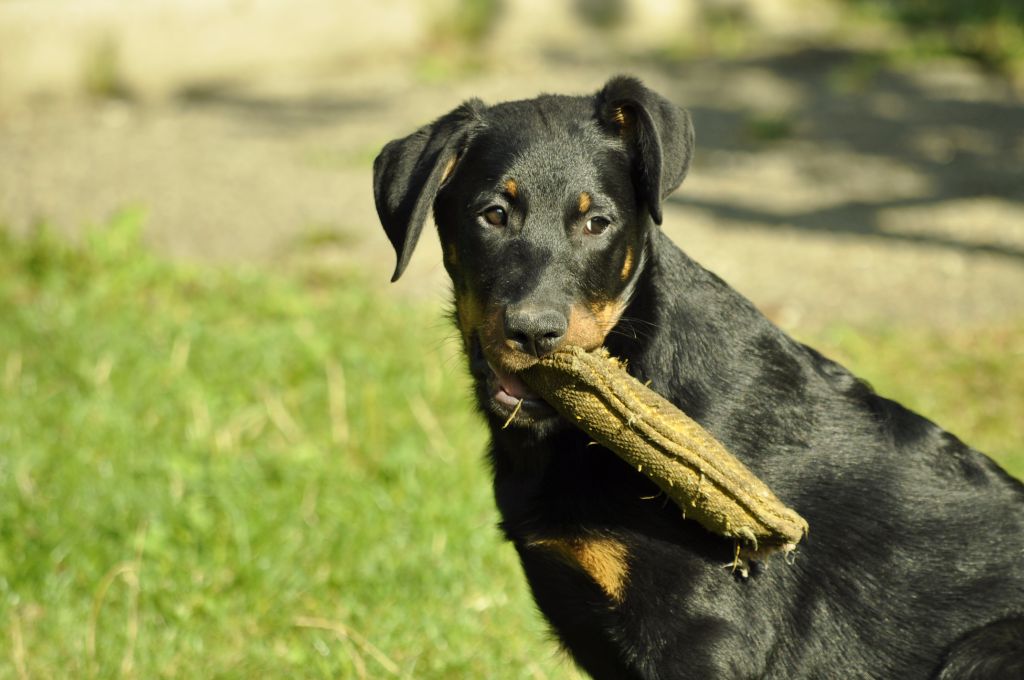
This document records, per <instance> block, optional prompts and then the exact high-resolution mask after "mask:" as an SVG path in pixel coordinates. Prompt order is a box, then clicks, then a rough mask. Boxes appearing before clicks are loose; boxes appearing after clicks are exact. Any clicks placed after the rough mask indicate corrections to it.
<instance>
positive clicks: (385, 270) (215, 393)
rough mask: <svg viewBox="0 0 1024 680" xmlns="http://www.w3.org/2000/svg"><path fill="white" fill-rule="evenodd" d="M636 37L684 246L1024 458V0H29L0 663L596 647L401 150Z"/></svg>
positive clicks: (11, 317) (401, 661)
mask: <svg viewBox="0 0 1024 680" xmlns="http://www.w3.org/2000/svg"><path fill="white" fill-rule="evenodd" d="M619 73H629V74H634V75H637V76H640V77H641V78H643V79H644V80H645V81H646V82H647V83H648V85H650V86H651V87H653V88H654V89H656V90H658V91H659V92H661V93H662V94H664V95H665V96H667V97H668V98H670V99H672V100H673V101H675V102H677V103H679V104H680V105H683V106H685V107H687V108H688V109H689V110H690V111H691V113H692V115H693V118H694V122H695V126H696V130H697V155H696V159H695V162H694V165H693V168H692V170H691V172H690V175H689V178H688V179H687V181H686V183H685V184H684V186H683V187H682V188H681V189H680V190H679V191H678V192H677V193H676V194H675V195H674V196H673V197H672V198H671V199H670V200H669V204H668V206H667V209H666V219H665V229H666V230H667V231H668V232H669V233H670V235H671V236H672V237H673V239H674V240H675V241H676V242H677V243H678V244H679V245H680V246H681V247H682V248H683V249H684V250H685V251H687V252H688V253H689V254H690V255H691V256H693V257H695V258H696V259H697V260H698V261H700V262H701V263H702V264H704V265H705V266H707V267H708V268H710V269H712V270H713V271H715V272H717V273H718V274H719V275H721V276H722V277H723V278H725V279H726V280H727V281H729V282H730V283H731V284H732V285H733V286H734V287H736V288H737V289H739V290H740V291H741V292H742V293H744V294H745V295H747V296H748V297H749V298H751V299H752V300H753V301H754V302H755V303H756V304H757V305H758V306H759V307H760V308H761V309H762V310H763V311H764V312H765V313H766V314H767V315H768V316H769V317H771V318H772V319H773V320H774V321H775V322H776V323H778V324H780V325H781V326H783V327H784V328H786V329H787V330H788V331H790V332H791V333H793V334H794V335H795V336H796V337H798V338H799V339H801V340H803V341H805V342H808V343H811V344H813V345H815V346H817V347H818V348H820V349H822V350H823V351H825V353H826V354H828V355H830V356H832V357H834V358H836V359H838V360H840V361H841V362H843V363H844V364H846V365H847V366H848V367H850V368H851V369H852V370H854V371H855V372H856V373H858V374H859V375H862V376H863V377H865V378H866V379H868V380H869V381H870V382H872V384H874V386H875V387H876V388H877V389H878V391H879V392H881V393H882V394H884V395H886V396H891V397H894V398H897V399H898V400H900V401H902V402H904V403H906V404H908V405H909V406H911V407H912V408H914V409H916V410H918V411H920V412H922V413H923V414H924V415H926V416H928V417H930V418H933V419H935V420H937V421H938V422H939V423H940V424H942V425H943V426H944V427H946V428H947V429H950V430H951V431H952V432H954V433H955V434H957V435H959V436H960V437H961V438H963V439H965V440H966V441H967V442H968V443H970V444H972V445H973V446H976V447H977V448H980V449H982V450H984V451H986V452H988V453H990V454H991V455H992V456H993V457H994V458H996V459H997V460H998V461H999V462H1000V464H1002V465H1003V466H1004V467H1006V468H1007V469H1009V470H1010V471H1011V472H1013V473H1015V474H1017V475H1021V474H1022V473H1024V441H1022V440H1024V418H1022V414H1024V108H1022V97H1024V5H1021V4H1020V3H1017V2H1012V1H1011V0H1003V1H1000V0H980V1H974V2H968V1H967V0H931V1H928V0H757V1H755V0H571V1H567V2H561V3H558V2H544V1H542V0H429V1H420V2H417V1H414V0H379V1H378V2H376V3H364V2H354V1H348V0H301V1H293V2H285V0H179V1H177V2H172V1H170V0H145V1H136V2H127V1H121V2H118V1H117V0H76V1H74V2H72V1H71V0H0V678H7V677H11V678H34V677H47V678H48V677H114V676H128V677H251V676H253V675H256V674H259V675H263V676H268V677H281V676H287V677H353V678H366V677H369V678H377V677H392V676H396V677H417V678H418V677H437V678H447V677H493V678H505V677H508V678H520V677H522V678H545V677H573V676H574V671H573V670H572V668H571V666H570V664H569V663H568V662H566V661H564V660H563V659H562V658H561V657H560V655H559V653H558V651H557V649H556V647H555V645H554V644H553V643H552V642H551V641H550V639H549V636H548V635H547V633H546V632H545V630H544V626H543V623H542V622H541V620H540V618H539V616H538V615H537V614H536V613H535V612H534V611H533V608H532V605H531V603H530V600H529V596H528V594H527V592H526V590H525V586H524V583H523V581H522V576H521V575H520V573H519V569H518V566H517V564H516V561H515V558H514V555H513V551H512V549H511V548H510V547H509V546H507V545H503V544H502V543H501V541H500V540H499V538H498V532H497V530H496V528H495V523H496V521H497V517H496V514H495V512H494V509H493V502H492V500H491V497H490V489H489V477H488V473H487V470H486V466H485V463H484V462H483V455H482V452H483V448H484V445H485V441H486V440H485V436H484V432H483V428H482V425H481V424H480V423H479V422H477V419H476V417H475V416H474V415H473V413H472V408H471V406H470V403H469V400H468V389H467V385H466V379H465V375H464V369H463V365H462V361H461V358H460V356H459V348H458V346H457V342H456V341H455V339H454V335H453V333H452V330H451V328H450V324H449V322H448V320H447V310H446V307H445V305H446V300H447V295H448V293H447V286H446V281H445V278H444V270H443V268H442V267H441V264H440V263H441V258H440V255H439V252H438V248H437V244H436V239H434V238H433V237H432V236H431V235H429V234H428V235H426V236H425V238H424V239H423V241H422V243H421V244H420V248H419V251H418V252H417V253H416V254H415V256H414V257H413V260H412V265H411V266H410V269H409V270H408V272H407V273H406V274H405V276H404V277H403V279H402V280H401V281H400V282H398V283H397V284H394V285H391V284H388V283H387V281H388V279H389V277H390V273H391V271H392V268H393V265H394V253H393V251H392V250H391V247H390V245H389V243H388V241H387V239H386V238H385V237H384V234H383V231H382V230H381V228H380V226H379V223H378V221H377V217H376V214H375V212H374V209H373V199H372V193H371V165H372V161H373V158H374V156H375V155H376V154H377V152H378V151H379V150H380V148H381V147H382V146H383V145H384V144H385V143H386V142H387V141H389V140H391V139H393V138H396V137H400V136H404V135H406V134H408V133H410V132H412V131H413V130H414V129H415V128H417V127H418V126H420V125H422V124H424V123H426V122H429V121H430V120H432V119H434V118H436V117H437V116H439V115H441V114H443V113H445V112H447V111H449V110H450V109H452V108H454V107H455V106H457V105H458V104H459V103H460V102H461V101H463V100H464V99H466V98H469V97H480V98H482V99H483V100H484V101H486V102H497V101H501V100H506V99H514V98H524V97H531V96H534V95H536V94H538V93H540V92H558V93H590V92H593V91H596V90H597V89H598V88H600V87H601V85H602V84H603V83H604V81H605V80H607V78H608V77H610V76H611V75H615V74H619ZM997 538H998V537H994V540H997Z"/></svg>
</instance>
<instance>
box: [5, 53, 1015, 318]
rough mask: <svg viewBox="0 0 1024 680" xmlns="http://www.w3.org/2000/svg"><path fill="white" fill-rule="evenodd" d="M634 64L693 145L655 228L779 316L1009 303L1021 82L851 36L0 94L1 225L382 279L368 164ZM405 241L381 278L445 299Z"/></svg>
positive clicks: (434, 266)
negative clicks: (444, 127) (116, 95)
mask: <svg viewBox="0 0 1024 680" xmlns="http://www.w3.org/2000/svg"><path fill="white" fill-rule="evenodd" d="M620 72H629V73H633V74H636V75H639V76H641V77H643V78H644V79H645V80H646V81H647V82H648V83H649V84H650V85H651V86H653V87H654V88H656V89H658V90H659V91H661V92H662V93H663V94H665V95H666V96H668V97H669V98H671V99H672V100H674V101H676V102H678V103H680V104H682V105H684V106H686V107H688V108H689V109H690V111H691V112H692V114H693V117H694V120H695V125H696V130H697V140H698V146H697V157H696V161H695V165H694V167H693V169H692V170H691V173H690V177H689V179H688V180H687V182H686V184H684V186H683V187H682V188H681V189H680V190H679V191H678V192H677V193H676V194H675V195H674V196H673V197H672V198H671V200H670V204H669V206H668V208H667V210H666V219H665V229H666V230H667V231H668V232H669V233H670V234H671V236H672V237H673V238H674V240H675V241H676V242H677V243H678V244H679V245H680V246H681V247H682V248H683V249H684V250H686V251H687V252H689V253H690V254H691V255H692V256H693V257H695V258H696V259H698V260H699V261H701V262H702V263H703V264H704V265H705V266H707V267H709V268H710V269H712V270H714V271H716V272H717V273H719V274H720V275H721V276H723V277H724V278H725V279H726V280H727V281H729V282H730V283H732V284H733V285H734V286H735V287H737V288H738V289H739V290H740V291H742V292H744V293H745V294H746V295H747V296H749V297H750V298H752V299H753V300H754V301H755V303H757V304H758V305H759V306H760V307H761V308H762V309H764V310H766V311H767V312H768V313H769V314H770V315H771V316H772V317H773V318H775V319H776V320H777V321H779V322H780V323H782V324H783V325H786V326H790V327H795V326H798V327H801V328H808V327H816V326H820V325H824V324H829V323H835V322H845V323H850V324H873V323H883V324H887V323H895V324H914V325H919V324H920V325H931V326H938V327H950V326H962V325H970V324H992V323H999V322H1000V321H1002V320H1006V319H1019V318H1021V317H1022V316H1024V107H1022V102H1021V94H1020V92H1018V91H1015V90H1014V89H1013V88H1012V87H1010V86H1009V85H1007V84H1006V83H1005V82H1003V81H1002V80H1000V79H998V78H996V77H993V76H989V75H986V74H984V73H981V72H980V71H978V70H977V69H975V68H974V67H972V66H971V65H969V64H966V63H963V62H953V61H948V62H944V61H930V62H923V63H919V64H915V65H907V66H901V67H899V68H896V67H892V66H883V65H881V64H879V63H878V62H877V60H873V59H871V58H869V57H867V56H865V55H864V54H861V53H858V52H856V51H852V50H843V49H820V48H788V49H785V50H778V51H774V52H771V53H767V54H765V55H763V56H759V57H745V58H698V59H689V60H684V59H672V58H663V59H656V58H636V59H631V60H626V61H623V59H621V58H612V57H608V58H601V56H600V55H596V56H588V57H586V58H581V57H579V56H567V55H566V54H563V53H558V52H548V53H544V54H534V55H533V56H532V58H531V59H528V60H513V61H509V62H500V63H497V64H492V65H491V67H490V68H488V69H485V70H481V71H477V72H471V73H465V74H461V75H457V76H441V77H438V76H436V75H430V74H429V73H427V74H425V72H424V67H423V64H422V63H410V61H409V60H408V59H407V58H405V57H401V56H395V57H392V58H381V59H371V58H366V57H364V58H361V59H353V60H352V61H351V63H349V64H341V65H336V67H335V68H332V69H321V70H318V71H316V72H310V73H308V74H305V75H304V76H303V77H301V78H297V77H295V76H294V73H292V74H287V75H281V74H276V73H273V72H268V73H262V74H256V75H252V74H250V75H249V76H248V77H246V78H245V79H241V80H214V81H197V82H195V83H192V84H188V85H186V86H183V87H179V88H177V89H176V90H175V91H173V92H172V93H171V94H170V95H169V96H165V97H158V98H150V99H147V98H141V99H136V100H134V101H105V102H98V101H94V100H93V101H84V100H80V99H76V100H72V101H64V100H57V101H51V100H43V101H27V102H21V103H19V104H17V105H7V106H6V108H5V109H0V222H5V223H7V224H8V225H9V226H10V227H11V228H13V229H14V230H16V231H24V230H26V229H28V228H30V227H31V226H32V225H33V224H36V223H39V222H41V221H45V222H48V223H50V224H52V225H53V226H54V227H55V228H57V229H59V230H61V231H63V232H65V233H68V234H69V235H72V236H74V235H76V234H79V233H80V232H81V231H82V230H83V229H84V228H86V227H87V226H88V225H91V224H97V223H101V222H103V221H104V220H105V219H107V218H108V217H109V216H110V215H111V214H112V213H114V212H116V211H118V210H119V209H122V208H124V207H126V206H139V207H142V208H144V209H145V211H146V214H147V215H148V218H147V232H146V239H147V241H148V242H149V243H150V244H151V245H152V246H153V247H154V248H156V249H158V250H159V251H161V252H164V253H167V254H169V255H171V256H173V257H177V258H187V259H193V258H200V259H210V260H216V261H236V262H237V261H243V262H256V263H260V264H262V265H267V266H270V267H273V266H274V265H275V264H279V263H280V262H282V261H283V260H285V259H286V258H288V257H291V256H293V255H295V254H296V253H297V252H306V253H308V252H309V251H310V249H316V250H318V251H320V252H321V253H322V254H324V256H325V257H330V258H334V259H335V260H336V261H337V262H338V263H339V266H357V267H360V268H364V269H366V270H368V272H369V274H370V275H371V276H372V277H373V280H375V281H379V282H380V285H381V286H382V287H385V286H388V285H389V284H388V283H387V281H388V278H389V274H390V272H391V270H392V267H393V262H394V259H393V258H394V255H393V252H392V251H391V248H390V245H389V244H388V242H387V240H386V238H385V237H384V234H383V232H382V230H381V229H380V226H379V223H378V221H377V218H376V215H375V212H374V208H373V199H372V195H371V176H370V164H371V161H372V158H373V157H374V155H375V154H376V152H377V151H378V150H379V149H380V147H381V146H382V145H383V144H384V143H386V142H387V141H388V140H390V139H392V138H394V137H398V136H402V135H405V134H408V133H409V132H411V131H412V130H413V129H414V128H415V127H416V126H418V125H420V124H423V123H425V122H427V121H429V120H431V119H432V118H434V117H436V116H438V115H440V114H442V113H444V112H446V111H448V110H449V109H451V108H452V107H454V106H456V105H457V104H458V103H459V102H461V101H462V100H463V99H465V98H468V97H471V96H475V97H480V98H482V99H484V100H485V101H492V102H493V101H500V100H504V99H511V98H519V97H528V96H532V95H534V94H536V93H538V92H542V91H551V92H576V93H583V92H591V91H594V90H596V89H597V88H599V87H600V85H601V84H602V83H603V82H604V80H605V79H606V78H607V77H608V76H610V75H612V74H615V73H620ZM435 241H436V239H434V238H432V237H431V236H430V235H427V236H426V238H425V239H424V243H423V244H422V245H421V249H420V251H419V252H417V253H416V255H415V256H414V257H413V261H412V265H411V267H410V270H409V272H408V273H407V274H406V276H405V277H404V278H403V280H402V281H400V282H399V283H398V284H395V286H394V287H393V288H394V289H395V290H396V291H399V292H401V293H402V294H406V295H415V296H425V297H427V298H431V299H443V298H444V296H445V292H444V291H445V281H444V272H443V269H442V267H441V266H440V256H439V254H438V251H437V247H436V243H435Z"/></svg>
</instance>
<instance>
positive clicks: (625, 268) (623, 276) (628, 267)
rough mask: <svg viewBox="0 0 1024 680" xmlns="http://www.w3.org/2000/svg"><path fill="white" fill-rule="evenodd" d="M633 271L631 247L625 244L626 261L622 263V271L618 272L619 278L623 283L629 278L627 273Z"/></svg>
mask: <svg viewBox="0 0 1024 680" xmlns="http://www.w3.org/2000/svg"><path fill="white" fill-rule="evenodd" d="M632 272H633V247H632V246H626V261H625V262H623V263H622V271H620V272H619V280H620V281H622V282H623V283H625V282H626V280H627V279H629V275H630V274H631V273H632Z"/></svg>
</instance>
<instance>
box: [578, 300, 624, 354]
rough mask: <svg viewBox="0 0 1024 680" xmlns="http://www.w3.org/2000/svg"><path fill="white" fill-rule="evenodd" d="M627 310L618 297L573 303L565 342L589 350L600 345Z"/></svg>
mask: <svg viewBox="0 0 1024 680" xmlns="http://www.w3.org/2000/svg"><path fill="white" fill-rule="evenodd" d="M625 310H626V306H625V304H623V302H622V300H618V299H616V300H603V301H599V302H593V303H589V304H586V305H579V304H576V305H573V306H572V307H571V308H570V309H569V329H568V331H567V332H566V334H565V344H566V345H573V346H577V347H582V348H583V349H587V350H590V349H595V348H597V347H600V346H601V345H602V344H604V339H605V337H606V336H607V335H608V332H609V331H611V329H612V328H614V327H615V324H617V323H618V322H619V318H620V317H621V316H622V313H623V312H624V311H625Z"/></svg>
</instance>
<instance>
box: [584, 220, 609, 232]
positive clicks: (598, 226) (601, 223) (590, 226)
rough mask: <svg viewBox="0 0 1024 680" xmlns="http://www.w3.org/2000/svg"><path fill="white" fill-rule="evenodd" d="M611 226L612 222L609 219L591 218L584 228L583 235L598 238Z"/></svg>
mask: <svg viewBox="0 0 1024 680" xmlns="http://www.w3.org/2000/svg"><path fill="white" fill-rule="evenodd" d="M610 224H611V220H609V219H608V218H607V217H591V218H590V219H589V220H587V226H585V227H584V228H583V233H585V234H590V235H591V236H597V235H598V234H600V233H601V232H603V231H604V230H605V229H607V228H608V225H610Z"/></svg>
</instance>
